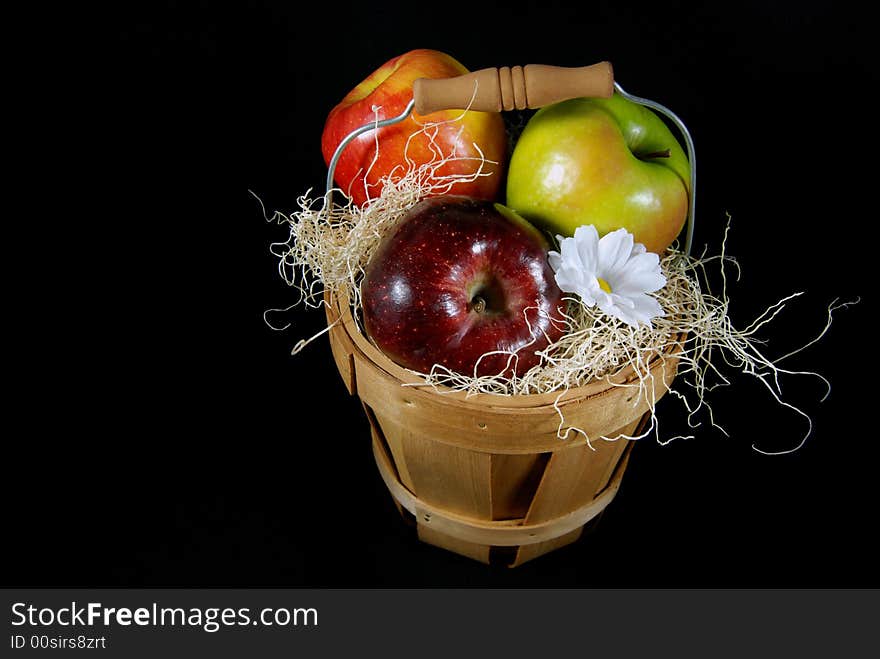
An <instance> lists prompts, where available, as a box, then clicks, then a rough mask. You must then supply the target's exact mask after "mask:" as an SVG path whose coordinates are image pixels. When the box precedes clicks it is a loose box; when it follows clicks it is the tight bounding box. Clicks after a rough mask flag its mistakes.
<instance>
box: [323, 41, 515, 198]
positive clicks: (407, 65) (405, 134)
mask: <svg viewBox="0 0 880 659" xmlns="http://www.w3.org/2000/svg"><path fill="white" fill-rule="evenodd" d="M467 72H468V70H467V69H466V68H465V67H464V66H462V65H461V64H460V63H459V62H458V61H456V60H455V59H453V58H452V57H450V56H449V55H447V54H446V53H442V52H439V51H436V50H427V49H419V50H412V51H409V52H407V53H405V54H403V55H400V56H398V57H395V58H394V59H392V60H390V61H388V62H386V63H385V64H383V65H382V66H381V67H380V68H379V69H377V70H376V71H375V72H374V73H372V74H371V75H370V76H369V77H367V78H366V79H365V80H364V81H363V82H361V83H360V84H359V85H357V86H356V87H355V88H354V89H353V90H351V92H349V93H348V95H346V97H345V98H343V99H342V101H341V102H340V103H339V104H338V105H337V106H336V107H334V108H333V110H331V112H330V114H329V115H328V116H327V120H326V122H325V124H324V132H323V134H322V136H321V150H322V152H323V154H324V160H325V162H326V163H327V164H328V165H329V163H330V159H331V158H332V157H333V152H334V151H335V150H336V147H337V146H338V145H339V143H340V142H342V140H343V139H344V138H345V136H346V135H348V134H349V133H350V132H351V131H353V130H354V129H355V128H358V127H360V126H364V125H366V124H369V123H372V122H375V121H376V120H377V119H378V120H382V119H390V118H392V117H395V116H397V115H399V114H400V113H402V112H403V110H404V109H405V108H406V106H407V104H408V103H409V102H410V100H412V96H413V93H412V84H413V81H415V80H416V79H418V78H452V77H455V76H458V75H462V74H464V73H467ZM374 107H377V108H379V109H378V111H374ZM426 123H434V124H437V126H436V135H435V136H434V138H433V144H432V141H431V139H429V137H428V135H426V134H424V133H421V134H419V135H417V136H416V137H414V138H413V139H410V137H411V136H412V135H413V134H415V133H417V132H418V131H420V130H421V128H422V127H423V125H424V124H426ZM376 137H377V136H376V131H375V130H371V131H367V132H365V133H363V134H362V135H360V136H359V137H358V138H356V139H355V140H354V141H353V142H351V143H350V144H349V145H348V146H347V147H346V148H345V149H344V151H343V152H342V155H341V156H340V159H339V162H338V164H337V167H336V173H335V182H336V185H337V186H338V187H339V188H340V189H341V190H342V191H343V192H345V193H346V194H347V195H349V196H350V197H351V198H352V199H353V201H354V202H355V204H357V205H358V206H361V205H363V204H364V203H365V202H366V201H367V199H369V198H375V197H377V196H378V195H379V194H380V192H381V180H382V179H383V178H384V177H386V176H389V175H392V176H402V175H403V173H405V171H406V168H407V162H406V161H407V160H409V161H411V162H413V163H414V164H415V166H419V165H422V164H427V163H431V162H436V161H437V159H438V154H437V153H435V151H436V150H439V151H440V154H441V157H450V156H453V155H455V156H456V159H455V160H451V161H449V162H447V163H446V164H444V165H443V166H442V167H440V168H439V169H438V170H437V172H436V176H437V177H445V176H456V175H458V176H463V177H466V176H468V175H471V174H474V173H475V172H477V171H478V169H479V167H480V164H481V159H482V158H485V160H487V161H493V163H494V164H493V163H490V162H486V163H485V164H483V169H482V173H487V174H491V175H490V176H480V177H478V178H477V179H475V180H473V181H470V182H467V181H460V182H456V183H455V184H454V185H453V186H452V188H451V189H449V190H448V192H450V193H453V194H460V195H467V196H471V197H475V198H479V199H489V200H491V199H495V198H496V196H497V195H498V192H499V188H500V186H501V182H502V178H503V170H504V166H505V160H506V157H507V136H506V133H505V129H504V121H503V119H502V118H501V115H499V114H498V113H494V112H472V111H469V112H466V113H463V111H462V110H444V111H440V112H433V113H431V114H428V115H424V116H421V115H418V114H415V113H413V114H412V115H410V116H409V117H408V118H407V119H406V120H404V121H402V122H401V123H398V124H395V125H392V126H386V127H383V128H380V129H379V135H378V152H377V144H376V142H377V140H376ZM475 144H476V145H477V146H474V145H475ZM481 154H482V155H481Z"/></svg>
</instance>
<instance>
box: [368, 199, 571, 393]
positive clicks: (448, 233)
mask: <svg viewBox="0 0 880 659" xmlns="http://www.w3.org/2000/svg"><path fill="white" fill-rule="evenodd" d="M547 248H548V245H547V241H546V240H545V239H544V236H543V235H542V234H541V232H539V231H538V230H537V229H535V227H533V226H531V225H530V224H529V223H528V222H526V221H525V220H524V219H523V218H521V217H519V216H518V215H516V214H515V213H513V212H512V211H510V210H509V209H507V208H505V207H504V206H501V205H500V204H493V203H492V202H489V201H484V200H477V199H472V198H468V197H462V196H458V195H445V196H441V197H434V198H431V199H425V200H423V201H421V202H419V203H418V204H416V205H415V206H413V208H412V209H410V211H409V212H408V213H407V214H406V215H405V216H404V217H403V218H402V219H401V221H400V224H399V225H398V226H397V227H396V228H395V229H394V230H393V231H392V232H391V233H390V234H388V235H387V236H385V238H384V239H383V240H382V242H381V243H380V245H379V247H378V248H377V251H376V252H375V254H374V255H373V257H372V258H371V259H370V262H369V263H368V265H367V268H366V272H365V274H364V280H363V283H362V285H361V301H362V303H363V304H362V306H363V311H364V326H365V329H366V331H367V336H369V337H370V339H372V341H373V342H374V343H375V344H376V346H378V348H379V349H380V350H382V352H384V353H385V354H386V355H387V356H388V357H389V358H391V359H392V360H393V361H395V362H397V363H398V364H401V365H402V366H405V367H406V368H410V369H413V370H415V371H419V372H423V373H426V372H429V371H430V370H431V367H432V366H434V364H440V365H441V366H445V367H446V368H448V369H450V370H452V371H454V372H456V373H461V374H464V375H473V374H474V372H475V371H476V373H477V375H480V376H483V375H497V374H499V373H504V374H505V375H510V374H511V373H512V372H516V373H517V374H518V375H522V374H523V373H525V372H526V371H527V370H529V369H530V368H531V367H532V366H535V365H536V364H538V362H539V361H540V357H539V356H538V355H536V354H535V351H536V350H542V349H544V348H546V347H547V345H548V344H549V343H550V342H551V341H555V340H556V339H558V338H559V337H560V336H561V335H562V333H563V331H564V324H563V318H562V315H561V313H560V307H561V306H563V303H562V291H560V290H559V287H558V286H557V285H556V281H555V279H554V276H553V270H552V269H551V268H550V265H549V264H548V262H547ZM493 351H503V352H504V353H505V354H501V353H496V354H487V353H492V352H493ZM484 354H485V355H486V356H484ZM512 354H515V355H516V357H515V358H512V357H511V355H512Z"/></svg>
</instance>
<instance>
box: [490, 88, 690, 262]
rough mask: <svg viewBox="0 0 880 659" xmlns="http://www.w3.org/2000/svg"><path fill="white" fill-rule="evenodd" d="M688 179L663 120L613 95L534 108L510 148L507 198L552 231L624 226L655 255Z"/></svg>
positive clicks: (676, 222)
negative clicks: (586, 227) (605, 97)
mask: <svg viewBox="0 0 880 659" xmlns="http://www.w3.org/2000/svg"><path fill="white" fill-rule="evenodd" d="M689 185H690V169H689V165H688V160H687V156H686V155H685V154H684V151H683V150H682V148H681V146H680V145H679V143H678V141H676V139H675V136H674V135H673V134H672V132H671V131H670V130H669V128H668V127H667V126H666V124H664V123H663V121H662V120H661V119H660V118H659V117H658V116H657V115H656V114H654V113H653V112H652V111H651V110H649V109H648V108H646V107H644V106H642V105H638V104H636V103H633V102H631V101H629V100H627V99H625V98H623V97H622V96H620V95H618V94H615V95H614V96H612V97H611V98H609V99H573V100H570V101H564V102H562V103H557V104H554V105H550V106H547V107H545V108H542V109H541V110H539V111H538V112H537V113H535V115H534V116H533V117H532V118H531V119H530V120H529V122H528V124H527V125H526V127H525V129H524V130H523V132H522V135H521V136H520V138H519V140H518V141H517V143H516V146H515V147H514V149H513V154H512V156H511V161H510V166H509V170H508V179H507V199H506V203H507V204H508V205H509V206H510V207H511V208H513V209H515V210H516V211H517V212H519V213H521V214H522V215H523V216H524V217H525V218H527V219H528V220H529V221H531V222H533V223H534V224H536V225H537V226H540V227H542V228H544V229H547V230H549V231H551V232H552V233H554V234H561V235H563V236H572V235H574V230H575V229H576V228H577V227H579V226H581V225H583V224H593V225H595V226H596V228H597V229H598V231H599V234H600V235H604V234H606V233H608V232H610V231H614V230H615V229H619V228H621V227H622V228H625V229H626V230H628V231H629V232H630V233H632V234H633V236H634V239H635V241H636V242H639V243H642V244H644V245H645V247H646V248H647V249H648V251H651V252H657V253H660V252H662V251H663V250H664V249H666V248H667V247H668V246H669V245H670V244H671V243H672V242H673V241H674V240H675V238H676V237H677V236H678V234H679V232H680V231H681V228H682V226H683V225H684V221H685V218H686V217H687V209H688V187H689Z"/></svg>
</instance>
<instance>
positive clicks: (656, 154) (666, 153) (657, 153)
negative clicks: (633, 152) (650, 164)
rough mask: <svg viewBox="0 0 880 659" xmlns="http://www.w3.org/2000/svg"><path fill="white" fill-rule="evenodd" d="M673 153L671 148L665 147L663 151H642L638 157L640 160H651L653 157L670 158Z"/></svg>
mask: <svg viewBox="0 0 880 659" xmlns="http://www.w3.org/2000/svg"><path fill="white" fill-rule="evenodd" d="M671 155H672V152H671V151H670V150H669V149H664V150H663V151H652V152H651V153H640V154H638V155H637V156H636V157H637V158H638V159H639V160H650V159H651V158H668V157H669V156H671Z"/></svg>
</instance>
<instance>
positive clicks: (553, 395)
mask: <svg viewBox="0 0 880 659" xmlns="http://www.w3.org/2000/svg"><path fill="white" fill-rule="evenodd" d="M324 300H325V303H326V311H327V316H328V321H330V322H331V323H332V322H336V321H338V322H339V323H340V324H341V326H342V327H343V329H344V330H345V332H346V334H347V335H348V336H349V338H350V339H351V342H352V343H353V344H354V346H355V347H356V348H357V349H358V351H359V352H360V356H361V357H362V358H363V359H365V360H367V361H369V362H372V365H373V366H374V367H375V368H378V369H379V370H381V371H382V372H383V373H384V374H385V375H386V376H388V377H390V378H392V379H395V380H398V381H399V382H400V383H401V386H402V385H408V386H410V387H411V388H412V389H414V390H415V391H418V392H431V393H436V394H438V395H442V396H444V397H448V398H450V399H452V400H455V401H457V402H458V403H462V404H465V405H474V406H475V407H479V408H483V409H485V408H486V407H490V408H493V409H496V410H503V409H515V410H518V411H523V410H525V409H527V408H546V407H558V406H560V405H563V404H573V403H576V402H579V401H582V400H584V399H587V398H592V397H594V396H598V395H601V394H602V393H604V392H606V391H608V390H609V389H612V388H617V387H628V386H634V385H635V384H636V383H637V382H638V376H637V375H636V373H635V369H634V368H633V366H632V365H631V364H627V365H626V366H624V367H623V368H621V369H620V370H619V371H617V372H615V373H613V374H610V375H608V376H606V377H604V378H602V379H597V380H593V381H592V382H588V383H587V384H585V385H581V386H580V387H572V388H570V389H567V390H560V391H551V392H547V393H538V394H516V395H510V394H496V393H476V394H474V393H470V394H469V393H468V392H466V391H457V390H454V389H452V388H450V387H447V386H445V385H435V384H430V383H428V382H427V381H426V380H425V379H424V378H422V377H421V376H420V375H419V374H417V373H416V372H415V371H411V370H409V369H406V368H404V367H403V366H400V365H399V364H397V363H395V362H394V361H392V360H391V359H390V358H389V357H388V356H386V355H385V354H384V353H383V352H382V351H381V350H379V349H378V348H377V347H376V346H375V345H373V343H372V342H371V341H370V340H369V339H368V338H367V337H366V336H364V334H363V333H362V332H361V330H360V327H359V326H358V324H357V322H356V321H355V319H354V316H352V313H351V305H350V303H349V295H348V291H347V289H341V290H337V291H329V290H327V291H325V293H324ZM686 339H687V334H686V333H682V334H679V335H678V336H677V337H676V339H675V341H674V342H673V343H672V344H671V346H670V348H669V349H668V350H666V351H665V352H664V354H663V355H660V354H658V355H656V356H654V357H652V358H651V359H650V360H649V362H648V369H649V370H651V371H653V370H654V368H655V367H656V366H657V362H658V361H659V360H660V359H661V358H665V359H669V358H674V357H676V356H677V355H678V354H679V353H681V351H682V350H683V348H684V343H685V340H686Z"/></svg>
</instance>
